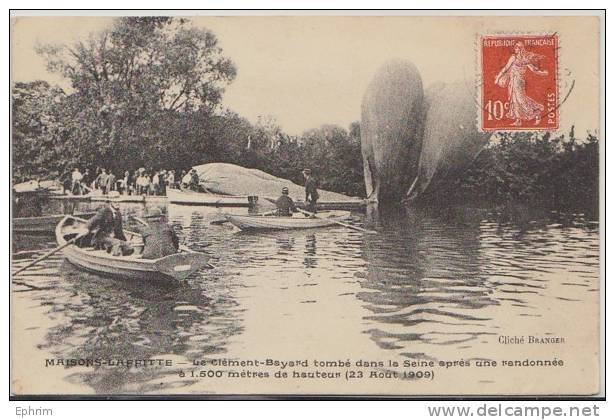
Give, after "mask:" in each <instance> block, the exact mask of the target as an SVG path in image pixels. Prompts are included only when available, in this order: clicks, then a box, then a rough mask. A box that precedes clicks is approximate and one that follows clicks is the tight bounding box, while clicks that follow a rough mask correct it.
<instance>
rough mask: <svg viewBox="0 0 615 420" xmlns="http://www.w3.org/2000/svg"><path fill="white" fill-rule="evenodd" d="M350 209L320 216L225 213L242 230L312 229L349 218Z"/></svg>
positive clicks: (228, 219) (320, 214)
mask: <svg viewBox="0 0 615 420" xmlns="http://www.w3.org/2000/svg"><path fill="white" fill-rule="evenodd" d="M349 216H350V212H348V211H330V212H322V213H318V218H311V217H305V216H304V215H302V214H299V213H295V214H294V215H293V216H289V217H279V216H262V215H258V216H256V215H255V216H250V215H248V216H244V215H238V214H227V215H225V217H226V220H227V221H229V222H230V223H232V224H234V225H235V226H237V227H238V228H239V229H241V230H287V229H312V228H321V227H326V226H331V225H334V224H336V222H340V221H342V220H344V219H347V218H348V217H349Z"/></svg>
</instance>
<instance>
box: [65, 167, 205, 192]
mask: <svg viewBox="0 0 615 420" xmlns="http://www.w3.org/2000/svg"><path fill="white" fill-rule="evenodd" d="M188 174H189V175H190V176H189V177H187V175H188ZM186 181H187V182H186ZM60 182H62V186H63V189H64V191H65V192H67V193H71V194H73V195H84V194H89V193H90V192H93V191H100V193H101V194H103V195H106V194H108V193H109V192H111V191H117V192H118V193H120V194H121V195H166V193H167V189H168V188H177V189H190V190H193V191H200V186H199V175H198V173H197V172H196V170H195V169H191V170H190V172H186V171H185V170H182V171H178V172H176V171H175V170H165V169H161V170H157V171H156V170H150V171H148V170H146V169H145V168H139V169H137V170H135V171H133V172H130V171H125V172H124V174H123V175H121V176H119V177H118V176H117V175H116V174H114V173H113V172H112V171H110V170H109V171H108V170H107V169H105V168H97V169H96V171H94V172H91V171H90V170H89V169H85V171H84V172H83V173H82V172H81V170H80V168H79V167H74V168H73V170H72V172H65V173H64V174H63V175H62V176H61V177H60Z"/></svg>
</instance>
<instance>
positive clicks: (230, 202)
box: [167, 189, 256, 207]
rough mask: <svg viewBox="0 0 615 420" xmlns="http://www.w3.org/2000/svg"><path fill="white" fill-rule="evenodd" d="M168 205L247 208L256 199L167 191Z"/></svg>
mask: <svg viewBox="0 0 615 420" xmlns="http://www.w3.org/2000/svg"><path fill="white" fill-rule="evenodd" d="M167 197H168V198H169V203H175V204H200V205H204V206H217V207H224V206H228V207H249V206H252V205H254V204H255V203H256V197H253V196H247V195H222V194H210V193H200V192H194V191H185V190H178V189H168V190H167Z"/></svg>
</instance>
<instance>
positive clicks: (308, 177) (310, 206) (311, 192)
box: [303, 168, 318, 213]
mask: <svg viewBox="0 0 615 420" xmlns="http://www.w3.org/2000/svg"><path fill="white" fill-rule="evenodd" d="M303 177H304V178H305V203H306V205H307V211H310V212H312V213H316V202H317V201H318V183H317V182H316V180H315V179H314V178H313V177H312V170H311V169H308V168H306V169H304V170H303Z"/></svg>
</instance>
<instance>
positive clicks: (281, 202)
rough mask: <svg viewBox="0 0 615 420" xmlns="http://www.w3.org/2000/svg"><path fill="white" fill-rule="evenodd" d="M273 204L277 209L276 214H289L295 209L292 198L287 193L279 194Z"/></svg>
mask: <svg viewBox="0 0 615 420" xmlns="http://www.w3.org/2000/svg"><path fill="white" fill-rule="evenodd" d="M275 206H276V207H277V209H278V213H277V214H278V216H291V215H292V214H293V213H294V212H296V211H297V207H295V203H294V201H293V199H292V198H290V197H289V196H287V195H281V196H280V198H278V199H277V200H276V202H275Z"/></svg>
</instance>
